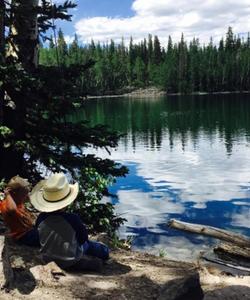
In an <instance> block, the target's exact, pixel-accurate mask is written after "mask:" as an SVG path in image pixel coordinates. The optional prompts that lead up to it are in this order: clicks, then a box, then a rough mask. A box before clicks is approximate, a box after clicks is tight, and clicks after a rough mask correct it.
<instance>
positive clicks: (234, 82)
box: [40, 27, 250, 94]
mask: <svg viewBox="0 0 250 300" xmlns="http://www.w3.org/2000/svg"><path fill="white" fill-rule="evenodd" d="M89 61H94V62H95V64H94V65H93V67H92V68H89V69H88V70H87V71H86V72H85V74H84V75H81V76H80V75H79V76H78V77H79V78H74V80H75V79H77V85H78V88H80V89H81V90H82V92H83V94H85V93H88V94H108V93H114V92H119V91H125V90H126V88H128V87H130V88H133V87H134V88H146V87H149V86H156V87H159V88H161V89H163V90H165V91H167V92H168V93H192V92H223V91H246V90H249V88H250V35H249V34H248V36H247V38H246V39H245V40H244V39H243V38H241V37H239V36H236V35H235V34H234V33H233V30H232V28H231V27H229V28H228V31H227V33H226V37H225V38H222V39H221V40H220V41H219V43H218V44H215V43H214V42H213V40H212V38H211V40H210V43H209V44H207V45H201V44H200V42H199V39H196V38H194V39H193V40H192V41H191V42H189V43H188V42H187V41H185V38H184V35H183V34H182V36H181V40H180V41H179V42H178V43H173V41H172V38H171V36H169V39H168V44H167V47H165V48H164V47H162V46H161V43H160V40H159V38H158V37H157V36H154V37H153V36H152V35H150V34H149V36H148V39H144V40H143V41H141V42H140V43H134V42H133V39H132V38H131V39H130V43H129V45H128V46H125V44H124V41H123V40H122V41H121V43H120V44H115V42H114V41H113V40H111V41H110V43H108V44H100V43H95V42H94V41H92V42H91V43H90V44H89V45H85V46H82V45H80V43H79V41H78V38H77V36H75V38H74V40H73V42H72V43H71V44H69V45H67V43H66V42H65V39H64V35H63V32H62V31H61V30H59V32H58V40H57V43H56V45H55V42H54V41H53V39H51V41H50V44H49V47H48V48H46V47H42V46H41V48H40V64H42V65H45V66H55V65H57V64H59V65H61V66H70V65H76V66H77V65H82V64H84V63H88V62H89ZM75 76H77V75H75ZM75 82H76V81H74V84H75Z"/></svg>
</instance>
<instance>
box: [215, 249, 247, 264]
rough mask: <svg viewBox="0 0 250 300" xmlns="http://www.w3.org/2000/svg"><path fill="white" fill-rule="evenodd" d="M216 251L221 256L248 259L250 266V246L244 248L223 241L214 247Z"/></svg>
mask: <svg viewBox="0 0 250 300" xmlns="http://www.w3.org/2000/svg"><path fill="white" fill-rule="evenodd" d="M214 252H215V253H216V254H217V255H218V256H219V257H225V258H227V257H228V258H229V259H241V260H246V261H248V264H249V265H248V267H249V268H250V248H242V247H238V246H236V245H233V244H228V243H221V244H219V245H217V246H215V247H214Z"/></svg>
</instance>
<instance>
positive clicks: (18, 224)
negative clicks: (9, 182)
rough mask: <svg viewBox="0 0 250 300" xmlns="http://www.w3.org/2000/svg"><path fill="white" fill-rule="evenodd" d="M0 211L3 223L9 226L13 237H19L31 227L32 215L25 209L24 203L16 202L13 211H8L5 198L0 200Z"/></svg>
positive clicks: (10, 234)
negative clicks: (15, 207)
mask: <svg viewBox="0 0 250 300" xmlns="http://www.w3.org/2000/svg"><path fill="white" fill-rule="evenodd" d="M0 212H1V214H2V216H3V220H4V223H5V224H6V226H7V227H8V228H9V230H10V233H9V236H11V237H12V238H13V239H16V240H17V239H19V238H21V237H22V236H23V235H24V234H25V233H26V232H28V231H29V230H31V229H32V225H33V224H32V215H31V214H30V213H29V212H28V211H27V210H26V208H25V206H24V204H18V205H17V209H16V210H15V211H10V210H9V208H8V204H7V202H6V200H3V201H1V202H0Z"/></svg>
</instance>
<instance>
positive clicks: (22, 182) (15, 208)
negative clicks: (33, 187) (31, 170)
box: [0, 176, 40, 247]
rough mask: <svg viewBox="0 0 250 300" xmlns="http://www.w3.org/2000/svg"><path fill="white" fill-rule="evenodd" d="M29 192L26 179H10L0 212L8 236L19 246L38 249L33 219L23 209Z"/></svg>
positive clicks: (17, 177)
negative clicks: (7, 230)
mask: <svg viewBox="0 0 250 300" xmlns="http://www.w3.org/2000/svg"><path fill="white" fill-rule="evenodd" d="M29 191H30V183H29V182H28V180H27V179H24V178H22V177H20V176H15V177H13V178H11V179H10V181H9V182H8V184H7V187H6V189H5V190H4V199H3V201H1V202H0V212H1V214H2V216H3V221H4V223H5V225H6V226H7V228H8V229H9V233H8V236H10V237H11V238H13V240H14V241H16V242H18V243H20V244H24V245H27V246H36V247H39V246H40V243H39V236H38V231H37V229H36V228H35V227H34V226H33V219H34V218H33V216H32V214H31V213H30V212H29V211H28V210H27V209H26V208H25V202H27V201H29Z"/></svg>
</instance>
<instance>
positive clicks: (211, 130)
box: [75, 94, 250, 154]
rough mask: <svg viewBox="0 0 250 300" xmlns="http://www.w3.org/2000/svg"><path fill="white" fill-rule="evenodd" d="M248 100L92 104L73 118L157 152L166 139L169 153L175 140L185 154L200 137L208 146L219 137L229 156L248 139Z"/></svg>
mask: <svg viewBox="0 0 250 300" xmlns="http://www.w3.org/2000/svg"><path fill="white" fill-rule="evenodd" d="M249 100H250V96H249V95H247V94H245V95H240V94H238V95H237V94H234V95H232V94H231V95H212V96H211V95H204V96H171V97H168V98H156V99H150V98H148V99H128V98H121V99H102V100H97V101H95V100H91V101H86V102H85V108H83V109H82V110H81V111H79V112H78V113H77V115H75V118H82V117H86V118H87V119H89V118H91V122H92V123H93V124H100V123H101V124H108V125H109V126H110V127H111V128H112V129H115V130H117V131H120V132H123V133H127V134H129V135H130V136H132V143H133V147H134V148H136V145H137V143H138V142H140V143H141V142H143V144H144V145H145V146H146V147H148V148H153V149H159V148H160V147H161V145H162V140H163V139H164V136H165V137H166V135H167V138H168V139H169V145H170V147H171V149H174V146H175V141H177V140H178V141H181V144H182V148H183V150H185V147H186V145H187V141H188V140H190V139H191V141H192V143H193V147H194V148H196V147H197V143H198V139H199V137H200V135H201V133H202V134H205V135H206V137H207V138H208V139H210V140H211V142H213V139H214V137H215V135H217V134H219V138H220V139H222V140H223V141H224V143H225V147H226V151H227V153H228V154H230V153H231V152H232V148H233V144H234V142H235V141H237V139H238V137H239V136H245V137H246V139H247V140H249V139H250V103H249ZM127 138H128V137H127ZM124 143H125V145H126V137H124Z"/></svg>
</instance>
